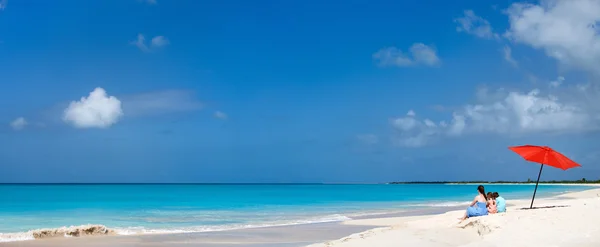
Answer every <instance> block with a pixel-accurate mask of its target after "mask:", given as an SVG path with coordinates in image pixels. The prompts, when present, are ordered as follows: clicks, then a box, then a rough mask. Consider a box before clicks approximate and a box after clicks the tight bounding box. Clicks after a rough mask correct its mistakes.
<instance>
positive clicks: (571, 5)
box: [505, 0, 600, 73]
mask: <svg viewBox="0 0 600 247" xmlns="http://www.w3.org/2000/svg"><path fill="white" fill-rule="evenodd" d="M507 13H508V15H509V22H510V28H509V29H508V30H507V32H506V33H505V36H506V37H508V38H509V39H511V40H513V41H515V42H519V43H523V44H527V45H530V46H532V47H534V48H537V49H541V50H544V51H545V53H546V54H547V55H548V56H550V57H552V58H555V59H556V60H558V61H559V62H560V63H561V64H563V65H566V66H569V67H572V68H578V69H583V70H587V71H590V72H592V73H598V67H599V66H600V27H598V22H599V21H600V1H597V0H551V1H550V0H548V1H542V2H541V4H539V5H536V4H525V3H515V4H512V5H511V6H510V8H509V9H508V10H507Z"/></svg>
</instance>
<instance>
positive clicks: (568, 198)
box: [309, 189, 600, 247]
mask: <svg viewBox="0 0 600 247" xmlns="http://www.w3.org/2000/svg"><path fill="white" fill-rule="evenodd" d="M509 203H510V204H512V205H513V206H509V207H508V209H507V213H502V214H496V215H490V216H484V217H477V218H470V219H467V220H465V221H463V222H459V220H458V219H457V218H459V217H461V216H462V214H463V213H464V211H452V212H447V213H444V214H441V215H434V216H423V217H410V218H386V219H369V220H364V221H359V220H356V221H349V222H346V223H345V224H357V225H373V226H377V225H379V226H381V225H387V226H386V227H379V228H374V229H371V230H368V231H365V232H361V233H356V234H353V235H350V236H347V237H344V238H342V239H339V240H335V241H330V242H326V243H319V244H313V245H309V246H310V247H325V246H327V247H330V246H335V247H387V246H389V247H392V246H420V247H450V246H452V247H455V246H456V247H458V246H460V247H475V246H498V247H500V246H502V247H505V246H511V247H519V246H528V247H531V246H557V247H558V246H560V247H570V246H577V247H592V246H595V247H597V246H600V224H599V222H598V219H600V189H592V190H587V191H582V192H576V193H569V194H563V195H560V196H558V197H554V198H548V199H537V200H536V201H535V204H534V207H538V208H537V209H533V210H524V209H522V208H524V207H527V208H528V207H529V203H530V201H525V200H523V201H510V202H509Z"/></svg>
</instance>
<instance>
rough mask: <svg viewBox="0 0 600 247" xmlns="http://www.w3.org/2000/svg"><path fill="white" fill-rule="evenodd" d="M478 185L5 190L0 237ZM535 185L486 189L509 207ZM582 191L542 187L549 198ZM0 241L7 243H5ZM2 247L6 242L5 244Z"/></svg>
mask: <svg viewBox="0 0 600 247" xmlns="http://www.w3.org/2000/svg"><path fill="white" fill-rule="evenodd" d="M476 187H477V186H476V185H442V184H431V185H417V184H412V185H386V184H378V185H322V184H316V185H311V184H301V185H241V184H240V185H0V195H2V196H1V197H0V233H5V234H4V235H5V236H6V233H17V232H26V231H28V230H32V229H39V228H57V227H62V226H72V225H85V224H102V225H105V226H107V227H109V228H112V229H116V230H117V231H118V232H119V233H121V234H139V233H159V232H163V233H167V232H202V231H215V230H227V229H239V228H251V227H262V226H275V225H291V224H306V223H317V222H332V221H343V220H348V219H351V218H353V217H358V216H365V215H370V214H382V213H394V212H399V211H405V210H414V209H422V208H425V207H447V206H458V205H464V204H466V203H467V202H468V201H470V200H472V198H473V196H475V194H476ZM533 187H534V186H533V185H486V190H487V191H498V192H499V193H500V194H501V195H503V196H504V197H505V198H506V199H507V200H510V199H517V198H519V199H520V198H529V197H531V194H532V192H533ZM584 189H587V187H584V186H554V185H540V187H539V189H538V195H539V196H540V197H542V196H550V195H554V194H558V193H563V192H566V191H578V190H584ZM0 238H2V235H0ZM0 241H1V239H0Z"/></svg>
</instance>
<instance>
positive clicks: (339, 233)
mask: <svg viewBox="0 0 600 247" xmlns="http://www.w3.org/2000/svg"><path fill="white" fill-rule="evenodd" d="M503 185H504V184H503ZM551 185H558V184H551ZM564 185H566V186H572V185H573V184H564ZM584 186H589V187H597V186H600V185H598V184H593V186H590V185H588V184H584ZM590 190H597V189H596V188H590V189H588V190H583V191H579V192H568V191H567V192H564V193H560V194H555V195H547V196H545V197H540V198H536V204H537V202H540V203H541V202H543V201H555V200H558V199H561V198H568V197H569V196H570V195H571V194H577V193H581V192H585V191H590ZM525 202H529V201H528V200H525V199H521V200H510V201H508V204H509V205H507V206H509V208H512V207H514V206H511V205H515V204H523V203H525ZM465 206H466V205H465ZM463 207H464V206H463V205H458V206H445V207H430V208H421V209H412V210H411V209H409V210H406V211H401V212H397V213H392V214H386V213H382V214H370V215H369V214H367V215H365V216H359V217H352V219H351V220H346V221H335V222H316V223H305V224H303V223H300V224H286V225H273V226H260V227H253V228H241V229H224V230H217V231H205V232H170V233H147V234H135V235H117V234H111V235H104V234H101V235H100V236H86V234H82V235H81V236H85V237H72V238H65V237H60V236H59V237H54V238H43V239H35V240H26V241H12V242H0V246H30V244H31V246H39V244H41V243H44V246H46V244H49V245H48V246H56V245H54V244H57V243H60V246H63V245H64V244H67V245H69V243H70V242H78V245H77V246H80V245H82V244H83V246H85V244H86V243H87V242H89V241H88V240H89V239H93V241H94V242H95V241H100V242H104V241H106V243H107V244H108V243H111V245H107V246H113V245H115V244H117V243H120V242H122V241H130V240H132V239H137V240H147V239H152V240H153V241H151V242H154V241H157V242H159V243H160V242H162V241H163V240H165V239H173V238H174V239H177V238H202V239H209V240H210V239H212V238H211V235H215V236H222V235H236V234H240V235H247V234H250V233H257V234H259V235H260V234H271V233H272V232H283V233H285V234H282V236H281V239H282V240H284V242H285V241H288V240H290V239H287V240H286V237H285V236H283V235H286V234H289V235H293V234H295V233H293V232H288V231H290V229H295V230H298V229H302V230H304V231H311V229H318V228H321V227H324V226H327V227H328V231H330V232H333V233H332V234H331V235H327V234H325V235H327V236H324V235H322V234H321V235H319V236H318V238H317V239H314V240H315V241H313V242H309V243H306V244H307V245H308V244H310V243H314V242H316V240H322V241H327V240H331V239H335V238H340V237H343V236H347V235H349V234H351V233H356V232H360V231H364V230H369V231H371V230H373V229H371V228H373V227H392V226H394V224H400V223H402V222H406V221H410V220H415V219H426V218H432V217H438V216H439V215H445V214H448V213H452V212H462V211H463V209H462V208H463ZM457 209H461V210H460V211H457ZM349 227H350V228H353V229H349ZM350 230H352V231H350ZM60 234H61V233H59V234H58V235H60ZM0 235H1V234H0ZM65 235H66V234H65ZM216 238H219V237H216ZM225 240H226V239H220V240H219V241H225ZM211 241H213V240H211ZM214 241H217V240H214ZM201 243H203V242H201ZM296 243H298V242H296ZM279 244H282V242H280V243H279ZM94 246H96V245H94ZM117 246H128V245H120V244H117ZM219 246H221V245H219ZM232 246H233V245H232ZM235 246H250V245H248V244H244V243H243V242H239V243H237V244H235Z"/></svg>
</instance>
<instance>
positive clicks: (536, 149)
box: [508, 145, 581, 208]
mask: <svg viewBox="0 0 600 247" xmlns="http://www.w3.org/2000/svg"><path fill="white" fill-rule="evenodd" d="M508 149H510V150H512V151H513V152H515V153H517V154H518V155H521V157H523V158H524V159H525V160H527V161H531V162H536V163H540V164H541V166H540V172H539V174H538V178H537V182H535V190H533V198H532V199H531V205H530V206H529V208H533V201H534V200H535V193H536V192H537V187H538V184H539V182H540V176H541V175H542V169H543V168H544V165H547V166H552V167H556V168H559V169H562V170H563V171H564V170H567V169H570V168H574V167H580V166H581V165H579V164H577V163H575V161H572V160H571V159H569V158H567V157H566V156H564V155H563V154H561V153H559V152H557V151H555V150H554V149H552V148H550V147H546V146H534V145H525V146H515V147H509V148H508Z"/></svg>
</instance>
